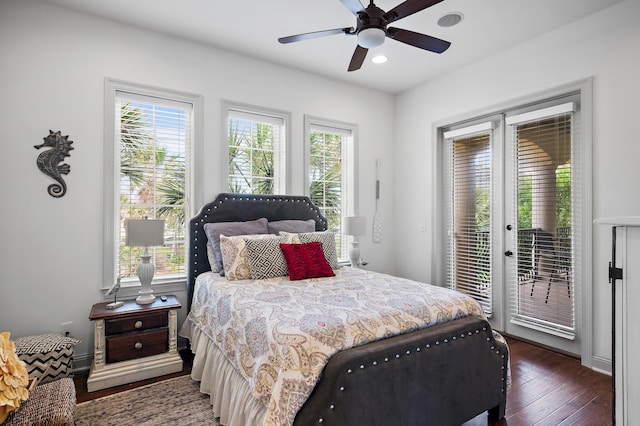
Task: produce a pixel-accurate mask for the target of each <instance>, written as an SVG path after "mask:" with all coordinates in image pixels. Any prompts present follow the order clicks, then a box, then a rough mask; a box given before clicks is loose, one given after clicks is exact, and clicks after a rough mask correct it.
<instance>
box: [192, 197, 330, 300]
mask: <svg viewBox="0 0 640 426" xmlns="http://www.w3.org/2000/svg"><path fill="white" fill-rule="evenodd" d="M261 217H265V218H267V219H268V220H269V221H275V220H284V219H294V220H308V219H313V220H315V221H316V231H325V230H326V229H327V219H326V218H325V217H324V216H323V215H322V213H321V212H320V209H319V208H318V207H317V206H316V205H315V204H313V203H312V202H311V200H310V199H309V197H304V196H297V195H256V194H228V193H222V194H219V195H218V196H217V197H216V199H215V200H213V201H212V202H210V203H207V204H205V205H204V206H202V208H201V209H200V212H199V213H198V214H197V215H196V216H194V217H193V218H192V219H191V220H190V221H189V262H188V264H187V268H188V270H187V286H188V289H189V306H191V299H192V296H193V288H194V285H195V282H196V277H197V276H198V275H200V274H201V273H203V272H207V271H210V270H211V265H209V260H208V259H207V236H206V234H205V233H204V229H203V225H204V224H205V223H210V222H245V221H247V220H255V219H259V218H261Z"/></svg>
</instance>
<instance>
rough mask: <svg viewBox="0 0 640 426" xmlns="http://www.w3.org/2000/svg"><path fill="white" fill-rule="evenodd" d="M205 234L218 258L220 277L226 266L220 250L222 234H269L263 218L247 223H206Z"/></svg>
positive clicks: (231, 235) (265, 220) (228, 235)
mask: <svg viewBox="0 0 640 426" xmlns="http://www.w3.org/2000/svg"><path fill="white" fill-rule="evenodd" d="M203 228H204V232H205V234H207V238H208V239H209V242H210V243H211V248H212V249H213V254H214V256H215V258H216V264H217V265H218V270H219V271H220V275H224V265H223V264H222V251H221V250H220V234H224V235H226V236H227V237H233V236H236V235H252V234H268V233H269V232H268V230H267V219H266V218H264V217H262V218H260V219H256V220H249V221H247V222H214V223H205V224H204V226H203Z"/></svg>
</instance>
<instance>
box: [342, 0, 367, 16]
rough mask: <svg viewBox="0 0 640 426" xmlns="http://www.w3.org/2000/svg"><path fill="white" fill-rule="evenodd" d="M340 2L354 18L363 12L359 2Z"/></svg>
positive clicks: (352, 0)
mask: <svg viewBox="0 0 640 426" xmlns="http://www.w3.org/2000/svg"><path fill="white" fill-rule="evenodd" d="M340 2H341V3H342V4H343V5H344V7H346V8H347V9H349V10H350V11H351V13H353V14H354V15H356V16H358V13H359V12H364V6H363V5H362V3H360V1H359V0H340Z"/></svg>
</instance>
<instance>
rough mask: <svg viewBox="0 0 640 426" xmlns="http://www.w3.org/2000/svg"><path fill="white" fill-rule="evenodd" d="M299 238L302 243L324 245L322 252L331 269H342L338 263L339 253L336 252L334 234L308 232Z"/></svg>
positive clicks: (299, 235)
mask: <svg viewBox="0 0 640 426" xmlns="http://www.w3.org/2000/svg"><path fill="white" fill-rule="evenodd" d="M298 238H299V239H300V242H301V243H310V242H312V241H319V242H321V243H322V251H323V252H324V257H325V259H327V262H329V265H331V269H338V268H340V264H339V263H338V252H337V251H336V237H335V235H334V233H333V232H329V231H325V232H307V233H302V234H298Z"/></svg>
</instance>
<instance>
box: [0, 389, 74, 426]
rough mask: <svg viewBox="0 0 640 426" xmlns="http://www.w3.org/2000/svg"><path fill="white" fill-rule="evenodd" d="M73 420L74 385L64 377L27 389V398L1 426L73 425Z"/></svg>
mask: <svg viewBox="0 0 640 426" xmlns="http://www.w3.org/2000/svg"><path fill="white" fill-rule="evenodd" d="M75 421H76V387H75V385H74V384H73V379H71V378H64V379H60V380H56V381H54V382H50V383H45V384H43V385H39V386H36V387H35V388H34V389H33V390H31V391H29V399H27V400H26V401H24V402H23V403H22V405H21V406H20V408H19V409H18V411H15V412H13V413H11V414H10V415H9V417H8V418H7V420H6V421H5V423H3V424H2V426H18V425H19V426H63V425H69V426H73V425H74V424H75Z"/></svg>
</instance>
